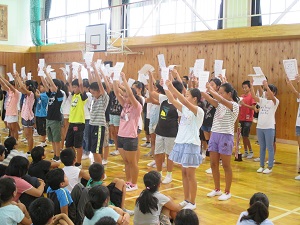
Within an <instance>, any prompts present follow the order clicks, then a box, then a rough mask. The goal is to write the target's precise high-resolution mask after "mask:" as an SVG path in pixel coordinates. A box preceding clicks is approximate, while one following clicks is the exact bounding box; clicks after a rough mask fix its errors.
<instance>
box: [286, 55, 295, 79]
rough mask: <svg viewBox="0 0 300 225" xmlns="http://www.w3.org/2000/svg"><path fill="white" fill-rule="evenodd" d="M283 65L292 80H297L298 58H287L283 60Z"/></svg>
mask: <svg viewBox="0 0 300 225" xmlns="http://www.w3.org/2000/svg"><path fill="white" fill-rule="evenodd" d="M283 66H284V70H285V73H286V75H287V76H288V78H289V79H290V80H295V79H296V75H297V74H298V64H297V59H285V60H283Z"/></svg>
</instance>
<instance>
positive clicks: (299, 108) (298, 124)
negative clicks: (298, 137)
mask: <svg viewBox="0 0 300 225" xmlns="http://www.w3.org/2000/svg"><path fill="white" fill-rule="evenodd" d="M299 97H300V96H299ZM297 102H298V103H299V105H298V112H297V118H296V126H297V127H300V98H297Z"/></svg>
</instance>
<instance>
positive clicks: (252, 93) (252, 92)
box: [250, 78, 259, 102]
mask: <svg viewBox="0 0 300 225" xmlns="http://www.w3.org/2000/svg"><path fill="white" fill-rule="evenodd" d="M250 91H251V95H252V98H253V99H254V100H255V101H256V102H259V97H257V96H256V94H255V92H254V86H253V78H252V80H251V81H250Z"/></svg>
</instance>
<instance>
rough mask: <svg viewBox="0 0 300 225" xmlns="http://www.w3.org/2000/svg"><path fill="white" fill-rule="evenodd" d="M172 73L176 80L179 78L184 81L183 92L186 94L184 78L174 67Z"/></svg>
mask: <svg viewBox="0 0 300 225" xmlns="http://www.w3.org/2000/svg"><path fill="white" fill-rule="evenodd" d="M172 73H173V74H174V75H175V78H176V80H178V81H179V82H180V83H182V86H183V90H182V93H183V94H185V92H186V88H185V87H184V85H183V82H182V79H181V77H180V75H179V73H178V71H177V70H176V69H173V70H172Z"/></svg>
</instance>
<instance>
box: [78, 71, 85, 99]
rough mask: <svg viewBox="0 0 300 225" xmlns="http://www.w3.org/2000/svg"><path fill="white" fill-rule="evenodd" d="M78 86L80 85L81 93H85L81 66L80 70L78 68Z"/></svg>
mask: <svg viewBox="0 0 300 225" xmlns="http://www.w3.org/2000/svg"><path fill="white" fill-rule="evenodd" d="M78 84H79V90H80V93H83V92H84V89H83V82H82V77H81V66H79V68H78Z"/></svg>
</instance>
